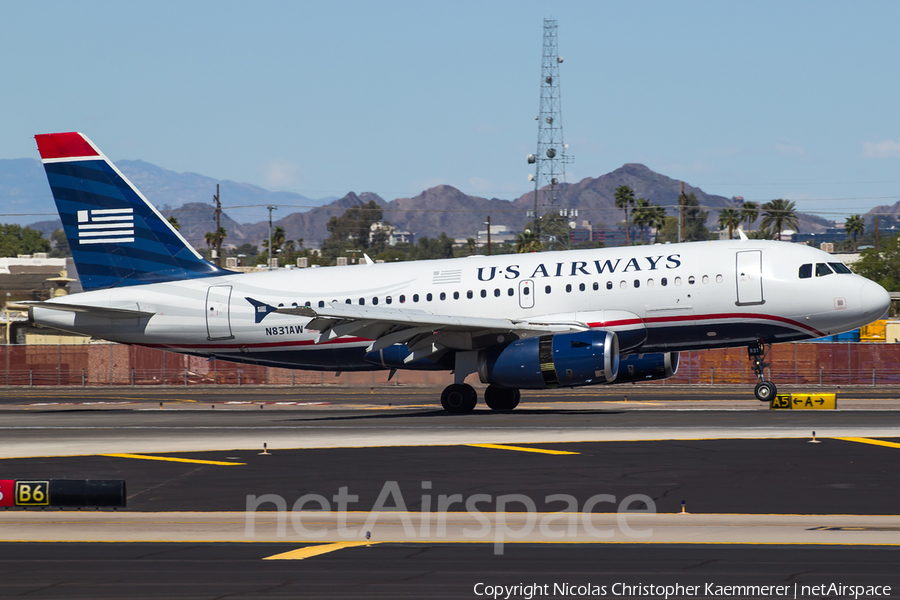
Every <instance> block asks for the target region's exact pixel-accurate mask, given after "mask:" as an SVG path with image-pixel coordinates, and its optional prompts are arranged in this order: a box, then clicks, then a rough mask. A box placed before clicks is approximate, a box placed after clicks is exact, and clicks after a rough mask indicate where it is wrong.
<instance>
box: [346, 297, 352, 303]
mask: <svg viewBox="0 0 900 600" xmlns="http://www.w3.org/2000/svg"><path fill="white" fill-rule="evenodd" d="M345 303H346V304H353V300H351V299H350V298H347V300H345Z"/></svg>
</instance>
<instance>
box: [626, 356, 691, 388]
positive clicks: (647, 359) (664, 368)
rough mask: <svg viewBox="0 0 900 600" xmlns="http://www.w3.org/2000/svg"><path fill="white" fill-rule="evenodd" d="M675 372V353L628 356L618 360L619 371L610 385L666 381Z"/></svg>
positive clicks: (676, 365)
mask: <svg viewBox="0 0 900 600" xmlns="http://www.w3.org/2000/svg"><path fill="white" fill-rule="evenodd" d="M677 372H678V353H677V352H664V353H655V354H629V355H628V356H623V357H621V358H620V359H619V371H618V372H617V373H616V380H615V381H613V382H612V383H630V382H635V381H650V380H652V379H667V378H669V377H671V376H672V375H674V374H675V373H677Z"/></svg>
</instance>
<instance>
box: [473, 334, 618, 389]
mask: <svg viewBox="0 0 900 600" xmlns="http://www.w3.org/2000/svg"><path fill="white" fill-rule="evenodd" d="M618 369H619V341H618V338H616V334H615V333H613V332H611V331H580V332H578V333H560V334H556V335H542V336H540V337H533V338H525V339H522V340H516V341H515V342H513V343H511V344H509V345H508V346H504V347H502V348H490V349H488V350H486V351H485V352H484V353H483V354H482V356H481V359H480V361H479V368H478V375H479V377H480V378H481V382H482V383H490V384H493V385H498V386H501V387H507V388H519V389H531V390H543V389H547V388H556V387H574V386H579V385H592V384H598V383H611V382H612V381H613V380H614V379H615V378H616V372H617V371H618Z"/></svg>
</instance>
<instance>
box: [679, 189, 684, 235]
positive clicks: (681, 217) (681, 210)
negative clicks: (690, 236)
mask: <svg viewBox="0 0 900 600" xmlns="http://www.w3.org/2000/svg"><path fill="white" fill-rule="evenodd" d="M678 211H679V213H680V214H679V216H678V243H681V242H683V241H684V182H683V181H682V182H681V195H680V196H678Z"/></svg>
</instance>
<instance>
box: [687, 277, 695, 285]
mask: <svg viewBox="0 0 900 600" xmlns="http://www.w3.org/2000/svg"><path fill="white" fill-rule="evenodd" d="M694 281H695V279H694V276H693V275H691V276H690V277H688V285H694Z"/></svg>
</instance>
